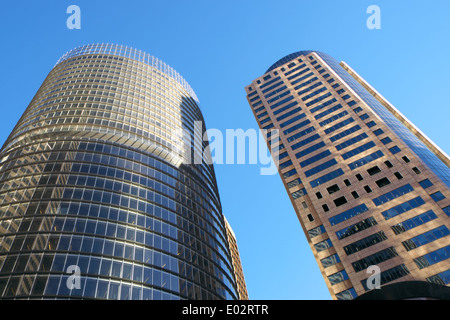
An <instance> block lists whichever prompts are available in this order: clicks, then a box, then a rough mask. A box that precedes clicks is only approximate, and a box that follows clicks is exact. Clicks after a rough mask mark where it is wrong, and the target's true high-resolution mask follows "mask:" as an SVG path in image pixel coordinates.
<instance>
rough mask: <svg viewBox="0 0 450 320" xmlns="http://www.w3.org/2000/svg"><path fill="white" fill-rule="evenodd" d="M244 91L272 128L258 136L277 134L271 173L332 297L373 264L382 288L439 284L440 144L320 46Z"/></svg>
mask: <svg viewBox="0 0 450 320" xmlns="http://www.w3.org/2000/svg"><path fill="white" fill-rule="evenodd" d="M246 93H247V99H248V102H249V104H250V106H251V108H252V110H253V113H254V115H255V118H256V119H257V121H258V124H259V126H260V128H261V129H278V130H279V135H276V134H274V133H273V132H271V136H270V137H268V144H269V146H270V143H271V141H272V139H274V138H275V139H276V138H277V137H278V136H279V138H280V144H279V146H278V148H276V150H277V153H278V154H279V172H280V175H281V177H282V180H283V183H284V185H285V187H286V190H287V192H288V194H289V197H290V199H291V202H292V204H293V206H294V209H295V212H296V214H297V216H298V218H299V220H300V223H301V226H302V228H303V231H304V232H305V235H306V237H307V239H308V242H309V243H310V246H311V249H312V251H313V253H314V256H315V258H316V260H317V263H318V265H319V267H320V270H321V272H322V275H323V277H324V278H325V282H326V284H327V286H328V288H329V290H330V293H331V295H332V297H333V299H353V298H355V297H357V296H360V295H362V294H364V293H365V292H367V291H368V290H370V289H371V287H372V284H374V282H371V281H369V282H368V281H367V280H368V279H369V277H370V276H371V275H372V272H374V271H371V270H372V267H370V266H373V265H375V266H376V267H375V268H374V270H375V272H376V271H380V272H381V273H379V276H380V277H379V280H380V283H381V285H382V286H383V285H385V284H392V283H395V282H403V281H412V280H419V281H429V282H432V283H436V284H440V285H448V284H449V282H450V265H449V260H448V257H449V256H450V237H449V236H448V235H449V233H450V232H449V227H450V218H449V214H450V169H449V166H450V160H449V158H448V156H447V155H446V154H445V153H444V152H442V151H441V150H440V149H439V148H438V147H437V146H436V145H435V144H434V143H433V142H432V141H430V140H429V139H428V138H427V137H426V136H425V135H424V134H423V133H422V132H420V130H419V129H417V128H416V127H415V126H414V125H413V124H412V123H410V122H409V121H408V120H407V119H406V118H405V117H404V116H403V115H402V114H401V113H400V112H399V111H398V110H397V109H395V108H394V107H393V106H392V105H391V104H390V103H389V102H388V101H387V100H386V99H384V98H383V97H382V96H381V95H380V94H379V93H377V92H376V91H375V90H374V89H373V88H372V87H371V86H370V85H369V84H368V83H367V82H365V81H364V80H363V79H362V78H361V77H360V76H359V75H358V74H356V72H354V71H353V70H352V69H351V68H350V67H349V66H348V65H347V64H345V63H344V62H341V63H340V64H339V63H338V62H337V61H336V60H335V59H333V58H332V57H330V56H329V55H327V54H324V53H321V52H317V51H299V52H296V53H293V54H290V55H288V56H286V57H284V58H282V59H280V60H279V61H277V62H276V63H275V64H273V65H272V66H271V67H270V68H269V69H268V70H267V71H266V72H265V73H264V75H262V76H261V77H258V78H257V79H255V80H254V81H252V83H251V84H250V85H248V86H247V87H246ZM425 112H427V111H426V110H425V109H424V113H425ZM369 267H370V268H369ZM377 267H378V268H379V269H377ZM368 271H370V272H368Z"/></svg>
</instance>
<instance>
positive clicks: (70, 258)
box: [0, 44, 239, 300]
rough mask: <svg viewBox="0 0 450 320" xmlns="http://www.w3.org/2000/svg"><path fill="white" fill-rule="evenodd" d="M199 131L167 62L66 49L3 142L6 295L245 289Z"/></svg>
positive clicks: (201, 295)
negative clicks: (238, 281) (237, 274)
mask: <svg viewBox="0 0 450 320" xmlns="http://www.w3.org/2000/svg"><path fill="white" fill-rule="evenodd" d="M199 123H200V125H198V124H199ZM195 127H197V128H199V129H200V132H198V130H197V131H196V130H195ZM204 130H205V126H204V120H203V117H202V113H201V110H200V108H199V102H198V99H197V97H196V95H195V93H194V91H193V90H192V89H191V87H190V86H189V84H188V83H187V82H186V81H185V80H184V79H183V78H182V77H181V76H180V75H179V74H178V73H177V72H176V71H175V70H174V69H172V68H171V67H169V66H168V65H166V64H165V63H163V62H162V61H160V60H158V59H156V58H154V57H152V56H150V55H148V54H146V53H144V52H142V51H139V50H136V49H132V48H129V47H126V46H120V45H107V44H94V45H87V46H83V47H79V48H76V49H73V50H71V51H69V52H68V53H66V54H65V55H64V56H62V57H61V58H60V59H59V61H58V62H57V63H56V65H55V66H54V68H53V69H52V70H51V72H50V73H49V74H48V76H47V78H46V79H45V81H44V83H43V84H42V85H41V87H40V88H39V90H38V92H37V93H36V95H35V96H34V98H33V99H32V101H31V103H30V104H29V106H28V108H27V109H26V110H25V112H24V113H23V115H22V117H21V118H20V120H19V121H18V123H17V125H16V126H15V127H14V129H13V131H12V132H11V134H10V135H9V137H8V138H7V140H6V142H5V143H4V145H3V147H2V149H1V151H0V297H1V298H4V299H29V298H32V299H41V298H44V299H54V298H56V299H67V298H70V299H79V298H99V299H153V300H158V299H167V300H170V299H172V300H178V299H239V293H238V285H237V284H236V279H235V272H234V267H233V263H234V261H233V258H232V253H231V250H230V245H229V242H228V235H227V232H228V231H227V230H228V228H227V224H226V222H225V220H224V216H223V215H222V210H221V203H220V198H219V194H218V189H217V184H216V179H215V174H214V168H213V167H212V165H208V164H206V163H205V161H203V162H202V161H200V162H198V164H191V163H192V161H191V159H193V158H196V159H201V158H202V154H203V152H204V151H205V148H206V147H207V143H206V142H203V143H200V144H197V145H196V144H195V143H193V141H195V140H196V137H195V136H196V135H199V134H200V135H201V134H202V133H203V132H204ZM200 139H201V138H200ZM197 140H198V137H197ZM200 141H201V140H200ZM233 254H236V252H233Z"/></svg>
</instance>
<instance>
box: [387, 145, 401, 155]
mask: <svg viewBox="0 0 450 320" xmlns="http://www.w3.org/2000/svg"><path fill="white" fill-rule="evenodd" d="M389 151H390V152H391V153H392V154H396V153H399V152H400V151H401V150H400V148H399V147H398V146H393V147H392V148H390V149H389Z"/></svg>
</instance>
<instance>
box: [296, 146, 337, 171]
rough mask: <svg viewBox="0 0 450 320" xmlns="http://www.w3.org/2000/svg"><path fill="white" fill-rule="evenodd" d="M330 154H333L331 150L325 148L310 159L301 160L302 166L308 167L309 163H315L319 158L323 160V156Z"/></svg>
mask: <svg viewBox="0 0 450 320" xmlns="http://www.w3.org/2000/svg"><path fill="white" fill-rule="evenodd" d="M329 155H331V151H330V150H328V149H327V150H325V151H323V152H321V153H319V154H316V155H315V156H313V157H311V158H308V159H306V160H304V161H302V162H300V166H301V167H302V168H303V167H306V166H308V165H310V164H312V163H314V162H316V161H319V160H321V159H323V158H326V157H328V156H329Z"/></svg>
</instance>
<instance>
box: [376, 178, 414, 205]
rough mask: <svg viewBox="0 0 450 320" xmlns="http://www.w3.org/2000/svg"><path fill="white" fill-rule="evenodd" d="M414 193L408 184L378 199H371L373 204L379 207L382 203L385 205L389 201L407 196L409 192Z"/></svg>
mask: <svg viewBox="0 0 450 320" xmlns="http://www.w3.org/2000/svg"><path fill="white" fill-rule="evenodd" d="M412 191H414V188H413V187H411V185H410V184H409V183H408V184H406V185H404V186H401V187H399V188H397V189H394V190H392V191H389V192H387V193H385V194H383V195H381V196H379V197H376V198H374V199H372V201H373V203H374V204H375V206H377V207H378V206H380V205H382V204H384V203H387V202H389V201H392V200H394V199H397V198H399V197H401V196H403V195H405V194H408V193H410V192H412Z"/></svg>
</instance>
